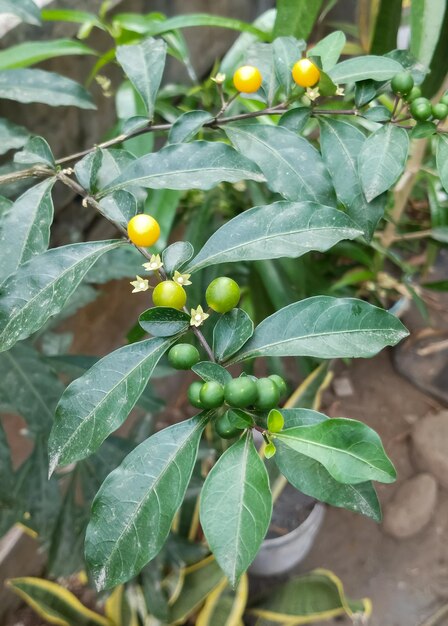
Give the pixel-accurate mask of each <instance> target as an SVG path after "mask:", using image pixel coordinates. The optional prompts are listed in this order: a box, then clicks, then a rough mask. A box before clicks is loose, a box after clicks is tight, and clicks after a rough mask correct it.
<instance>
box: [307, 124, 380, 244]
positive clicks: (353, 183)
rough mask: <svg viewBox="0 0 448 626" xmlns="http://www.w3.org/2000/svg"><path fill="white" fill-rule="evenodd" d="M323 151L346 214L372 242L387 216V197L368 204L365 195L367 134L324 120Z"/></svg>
mask: <svg viewBox="0 0 448 626" xmlns="http://www.w3.org/2000/svg"><path fill="white" fill-rule="evenodd" d="M319 124H320V128H321V150H322V156H323V158H324V161H325V163H326V165H327V168H328V170H329V172H330V174H331V177H332V179H333V184H334V187H335V190H336V194H337V196H338V198H339V200H340V201H341V202H342V203H343V204H344V205H345V206H346V208H347V213H348V215H350V217H351V218H352V220H353V221H354V222H355V223H356V224H357V225H359V227H360V228H361V229H362V231H363V233H364V236H365V238H366V239H367V240H370V239H371V238H372V236H373V233H374V232H375V228H376V227H377V224H378V222H379V220H380V219H381V218H382V216H383V214H384V207H385V201H386V198H385V197H381V198H378V199H376V200H375V202H371V203H369V202H368V201H367V199H366V197H365V195H364V192H363V189H362V186H361V180H360V177H359V174H358V157H359V154H360V153H361V151H362V149H363V146H364V144H365V142H366V137H365V135H364V133H363V132H362V131H361V130H359V129H358V128H356V127H355V126H353V125H352V124H348V123H347V122H341V121H339V120H332V119H329V118H327V117H324V116H322V118H320V119H319Z"/></svg>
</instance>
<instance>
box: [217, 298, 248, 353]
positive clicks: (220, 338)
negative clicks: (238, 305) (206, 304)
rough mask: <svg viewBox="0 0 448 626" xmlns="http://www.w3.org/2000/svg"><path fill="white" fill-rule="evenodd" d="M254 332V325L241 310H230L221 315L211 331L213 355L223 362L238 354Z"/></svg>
mask: <svg viewBox="0 0 448 626" xmlns="http://www.w3.org/2000/svg"><path fill="white" fill-rule="evenodd" d="M253 332H254V323H253V321H252V320H251V319H250V317H249V316H248V314H247V313H246V312H245V311H243V310H242V309H232V310H231V311H229V312H228V313H225V314H224V315H221V317H220V318H219V320H218V322H217V324H216V326H215V328H214V329H213V353H214V355H215V357H216V358H217V360H218V361H225V360H226V359H227V358H228V357H230V356H232V354H235V352H238V350H239V349H240V348H242V347H243V346H244V344H245V343H246V341H247V340H248V339H250V338H251V337H252V335H253Z"/></svg>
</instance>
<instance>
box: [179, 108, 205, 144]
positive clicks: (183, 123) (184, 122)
mask: <svg viewBox="0 0 448 626" xmlns="http://www.w3.org/2000/svg"><path fill="white" fill-rule="evenodd" d="M211 121H213V115H210V113H208V111H187V112H186V113H182V115H180V116H179V117H178V118H177V120H176V121H175V122H174V124H173V125H172V127H171V130H170V132H169V134H168V143H171V144H173V143H182V142H186V141H190V140H191V139H193V137H195V136H196V135H197V134H198V132H199V131H200V130H201V128H202V127H203V126H204V124H207V123H208V122H211Z"/></svg>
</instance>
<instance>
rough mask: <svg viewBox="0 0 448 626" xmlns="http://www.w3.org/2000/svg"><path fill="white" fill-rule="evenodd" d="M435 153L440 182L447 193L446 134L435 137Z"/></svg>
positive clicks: (447, 147) (447, 159) (447, 145)
mask: <svg viewBox="0 0 448 626" xmlns="http://www.w3.org/2000/svg"><path fill="white" fill-rule="evenodd" d="M436 155H437V156H436V160H437V171H438V173H439V176H440V182H441V183H442V185H443V188H444V189H445V191H446V192H447V193H448V137H447V136H446V135H439V136H438V137H437V150H436Z"/></svg>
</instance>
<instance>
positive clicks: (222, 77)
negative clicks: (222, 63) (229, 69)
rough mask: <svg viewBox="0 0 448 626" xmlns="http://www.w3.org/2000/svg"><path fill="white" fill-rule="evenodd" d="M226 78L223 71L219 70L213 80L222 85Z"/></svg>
mask: <svg viewBox="0 0 448 626" xmlns="http://www.w3.org/2000/svg"><path fill="white" fill-rule="evenodd" d="M225 80H226V75H225V74H223V73H222V72H218V73H217V74H216V76H212V81H213V82H214V83H216V84H217V85H222V84H223V82H224V81H225Z"/></svg>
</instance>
